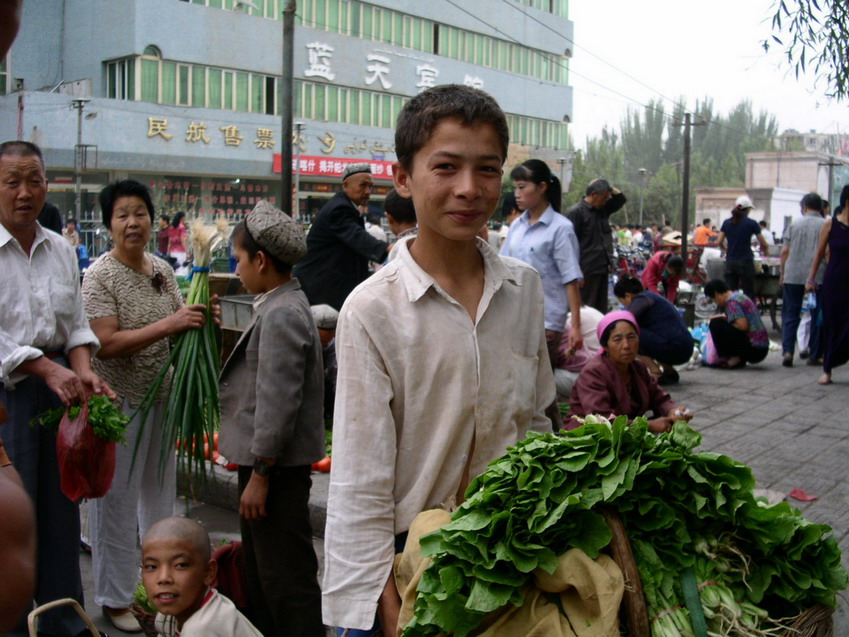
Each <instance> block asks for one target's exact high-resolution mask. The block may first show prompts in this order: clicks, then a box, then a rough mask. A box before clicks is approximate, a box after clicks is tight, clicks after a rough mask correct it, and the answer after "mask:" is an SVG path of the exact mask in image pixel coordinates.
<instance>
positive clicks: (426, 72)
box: [416, 64, 439, 89]
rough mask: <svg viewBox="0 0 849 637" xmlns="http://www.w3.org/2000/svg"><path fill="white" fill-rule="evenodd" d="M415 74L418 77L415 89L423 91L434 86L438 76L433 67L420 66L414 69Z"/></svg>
mask: <svg viewBox="0 0 849 637" xmlns="http://www.w3.org/2000/svg"><path fill="white" fill-rule="evenodd" d="M416 74H418V76H419V81H418V82H417V83H416V88H421V89H425V88H431V87H433V86H436V78H437V76H439V71H438V70H437V68H436V67H435V66H431V65H430V64H420V65H419V66H417V67H416Z"/></svg>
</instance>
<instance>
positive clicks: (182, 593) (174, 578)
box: [142, 517, 262, 637]
mask: <svg viewBox="0 0 849 637" xmlns="http://www.w3.org/2000/svg"><path fill="white" fill-rule="evenodd" d="M217 572H218V565H217V564H216V562H215V560H213V559H212V557H211V549H210V545H209V535H207V533H206V531H205V530H204V528H203V527H202V526H201V525H200V524H198V523H197V522H195V521H194V520H190V519H188V518H178V517H174V518H165V519H164V520H160V521H159V522H157V523H156V524H154V525H153V526H152V527H150V529H149V530H148V532H147V533H146V534H145V536H144V540H143V541H142V581H143V582H144V587H145V590H146V591H147V596H148V599H150V602H151V604H153V606H154V607H155V608H156V610H157V611H159V612H158V613H157V615H156V629H157V630H158V631H159V634H160V635H164V636H165V637H233V636H234V635H238V636H239V637H262V636H261V634H260V632H259V631H258V630H257V629H256V628H254V626H253V625H252V624H251V623H250V622H249V621H248V620H247V619H245V617H244V615H242V614H241V613H240V612H239V611H238V610H237V609H236V606H235V605H234V604H233V602H232V601H230V600H229V599H227V598H226V597H224V596H223V595H220V594H219V593H218V592H217V591H216V590H215V589H214V588H210V587H211V586H212V583H213V582H214V581H215V576H216V574H217Z"/></svg>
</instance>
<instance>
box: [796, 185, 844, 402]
mask: <svg viewBox="0 0 849 637" xmlns="http://www.w3.org/2000/svg"><path fill="white" fill-rule="evenodd" d="M826 248H828V265H826V268H825V277H824V279H823V283H822V288H821V289H820V291H819V294H818V299H817V301H818V303H820V304H821V306H822V322H823V326H822V346H823V357H822V371H823V375H822V377H821V378H820V379H819V383H820V385H830V384H831V370H832V369H833V368H835V367H837V366H839V365H845V364H846V363H847V362H849V284H847V280H849V185H846V186H844V187H843V191H842V192H841V193H840V208H839V209H838V211H837V213H836V214H835V215H834V216H833V217H831V218H829V219H827V220H826V222H825V225H824V226H823V228H822V231H821V232H820V240H819V245H818V246H817V253H816V255H814V260H813V263H811V271H810V272H809V273H808V281H807V283H806V285H805V290H808V291H811V290H815V289H816V283H815V282H814V280H813V279H814V274H815V273H816V271H817V268H819V265H820V263H821V262H822V260H823V258H824V257H825V252H826Z"/></svg>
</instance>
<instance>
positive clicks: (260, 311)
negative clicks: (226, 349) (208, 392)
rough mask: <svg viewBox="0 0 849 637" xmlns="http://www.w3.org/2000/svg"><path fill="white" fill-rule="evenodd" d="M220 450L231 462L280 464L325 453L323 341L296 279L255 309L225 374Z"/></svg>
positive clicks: (308, 460) (295, 463)
mask: <svg viewBox="0 0 849 637" xmlns="http://www.w3.org/2000/svg"><path fill="white" fill-rule="evenodd" d="M220 385H221V433H220V437H219V441H218V444H219V449H220V451H221V455H223V456H224V457H225V458H227V459H228V460H229V461H230V462H235V463H238V464H240V465H252V464H253V462H254V460H255V459H256V457H257V456H262V457H267V458H276V459H277V462H278V464H279V465H281V466H299V465H307V464H312V463H313V462H316V461H318V460H321V459H322V458H323V457H324V455H325V448H324V420H323V404H324V368H323V364H322V358H321V341H320V340H319V336H318V330H317V328H316V326H315V322H314V320H313V317H312V313H311V312H310V306H309V303H308V302H307V297H306V296H305V295H304V293H303V292H302V291H301V285H300V283H298V280H297V279H292V280H291V281H289V282H288V283H286V284H285V285H281V286H280V287H278V288H276V289H274V290H272V291H271V292H270V293H269V295H268V297H267V298H266V299H265V300H264V302H263V303H262V304H260V306H259V307H258V308H257V309H256V310H255V311H254V316H253V320H252V321H251V323H250V324H249V325H248V327H247V329H246V330H245V332H244V333H243V334H242V337H241V338H240V339H239V342H238V343H236V346H235V347H234V348H233V353H232V354H230V357H229V358H228V359H227V362H226V363H224V367H223V369H222V370H221V378H220Z"/></svg>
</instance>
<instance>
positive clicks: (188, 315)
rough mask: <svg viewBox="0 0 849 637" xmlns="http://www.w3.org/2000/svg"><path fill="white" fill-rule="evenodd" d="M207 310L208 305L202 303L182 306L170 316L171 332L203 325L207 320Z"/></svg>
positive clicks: (179, 331)
mask: <svg viewBox="0 0 849 637" xmlns="http://www.w3.org/2000/svg"><path fill="white" fill-rule="evenodd" d="M205 312H206V306H205V305H202V304H201V303H196V304H194V305H187V306H185V307H181V308H180V309H179V310H177V311H176V312H174V313H173V314H172V315H171V316H169V317H168V327H169V332H170V333H171V334H180V333H181V332H185V331H186V330H190V329H194V328H198V327H203V324H204V323H205V322H206V313H205ZM219 312H220V306H219Z"/></svg>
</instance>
